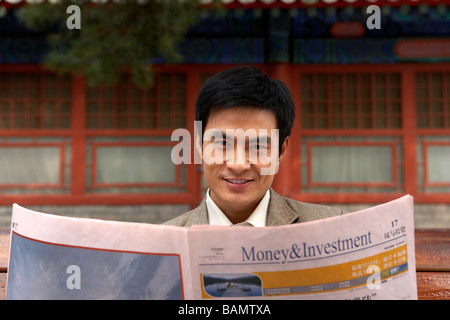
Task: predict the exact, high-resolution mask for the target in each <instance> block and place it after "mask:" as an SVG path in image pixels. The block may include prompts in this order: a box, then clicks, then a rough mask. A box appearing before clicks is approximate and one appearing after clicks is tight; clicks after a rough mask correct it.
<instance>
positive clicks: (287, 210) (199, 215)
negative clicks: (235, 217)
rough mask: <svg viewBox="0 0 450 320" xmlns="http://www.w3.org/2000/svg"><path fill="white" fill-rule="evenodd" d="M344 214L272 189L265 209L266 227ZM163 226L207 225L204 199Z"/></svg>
mask: <svg viewBox="0 0 450 320" xmlns="http://www.w3.org/2000/svg"><path fill="white" fill-rule="evenodd" d="M344 213H345V212H344V211H342V210H340V209H337V208H333V207H328V206H324V205H318V204H310V203H305V202H300V201H296V200H292V199H289V198H286V197H283V196H280V195H279V194H278V193H276V192H275V191H274V190H273V189H270V202H269V207H268V209H267V218H266V225H267V226H281V225H286V224H291V223H301V222H306V221H312V220H319V219H324V218H328V217H333V216H336V215H341V214H344ZM163 224H165V225H171V226H179V227H190V226H193V225H197V224H208V211H207V208H206V200H205V198H204V199H203V201H202V202H201V203H200V205H199V206H198V207H197V208H195V209H193V210H191V211H189V212H186V213H184V214H182V215H180V216H178V217H176V218H174V219H172V220H169V221H167V222H165V223H163Z"/></svg>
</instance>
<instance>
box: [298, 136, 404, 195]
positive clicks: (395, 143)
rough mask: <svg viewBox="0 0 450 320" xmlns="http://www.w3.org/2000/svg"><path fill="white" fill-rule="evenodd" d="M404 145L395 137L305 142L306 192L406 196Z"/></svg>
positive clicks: (323, 138)
mask: <svg viewBox="0 0 450 320" xmlns="http://www.w3.org/2000/svg"><path fill="white" fill-rule="evenodd" d="M401 141H402V140H401V138H400V137H394V136H393V137H390V136H340V137H337V136H310V137H304V138H302V144H301V182H302V192H304V193H337V192H342V193H382V192H402V190H403V155H402V154H403V152H402V148H401V145H402V144H401Z"/></svg>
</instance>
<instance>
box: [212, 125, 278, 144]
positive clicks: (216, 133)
mask: <svg viewBox="0 0 450 320" xmlns="http://www.w3.org/2000/svg"><path fill="white" fill-rule="evenodd" d="M209 130H211V136H213V137H217V138H219V136H220V137H221V138H222V139H223V140H234V138H236V135H227V133H226V131H223V130H220V129H216V128H215V129H209ZM249 138H250V139H249V143H261V142H264V143H271V141H272V138H271V137H270V136H269V135H256V136H253V135H252V136H250V137H249Z"/></svg>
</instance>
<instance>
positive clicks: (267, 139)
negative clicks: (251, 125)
mask: <svg viewBox="0 0 450 320" xmlns="http://www.w3.org/2000/svg"><path fill="white" fill-rule="evenodd" d="M261 141H262V142H264V143H271V141H272V138H270V136H267V135H264V136H257V137H255V138H252V139H250V140H249V143H261Z"/></svg>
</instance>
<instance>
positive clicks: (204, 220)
mask: <svg viewBox="0 0 450 320" xmlns="http://www.w3.org/2000/svg"><path fill="white" fill-rule="evenodd" d="M197 224H209V221H208V210H207V209H206V198H204V199H203V200H202V202H201V203H200V205H199V206H198V207H197V208H195V209H193V210H192V211H191V214H190V215H189V217H188V218H187V219H186V223H185V225H184V226H185V227H192V226H193V225H197Z"/></svg>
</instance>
